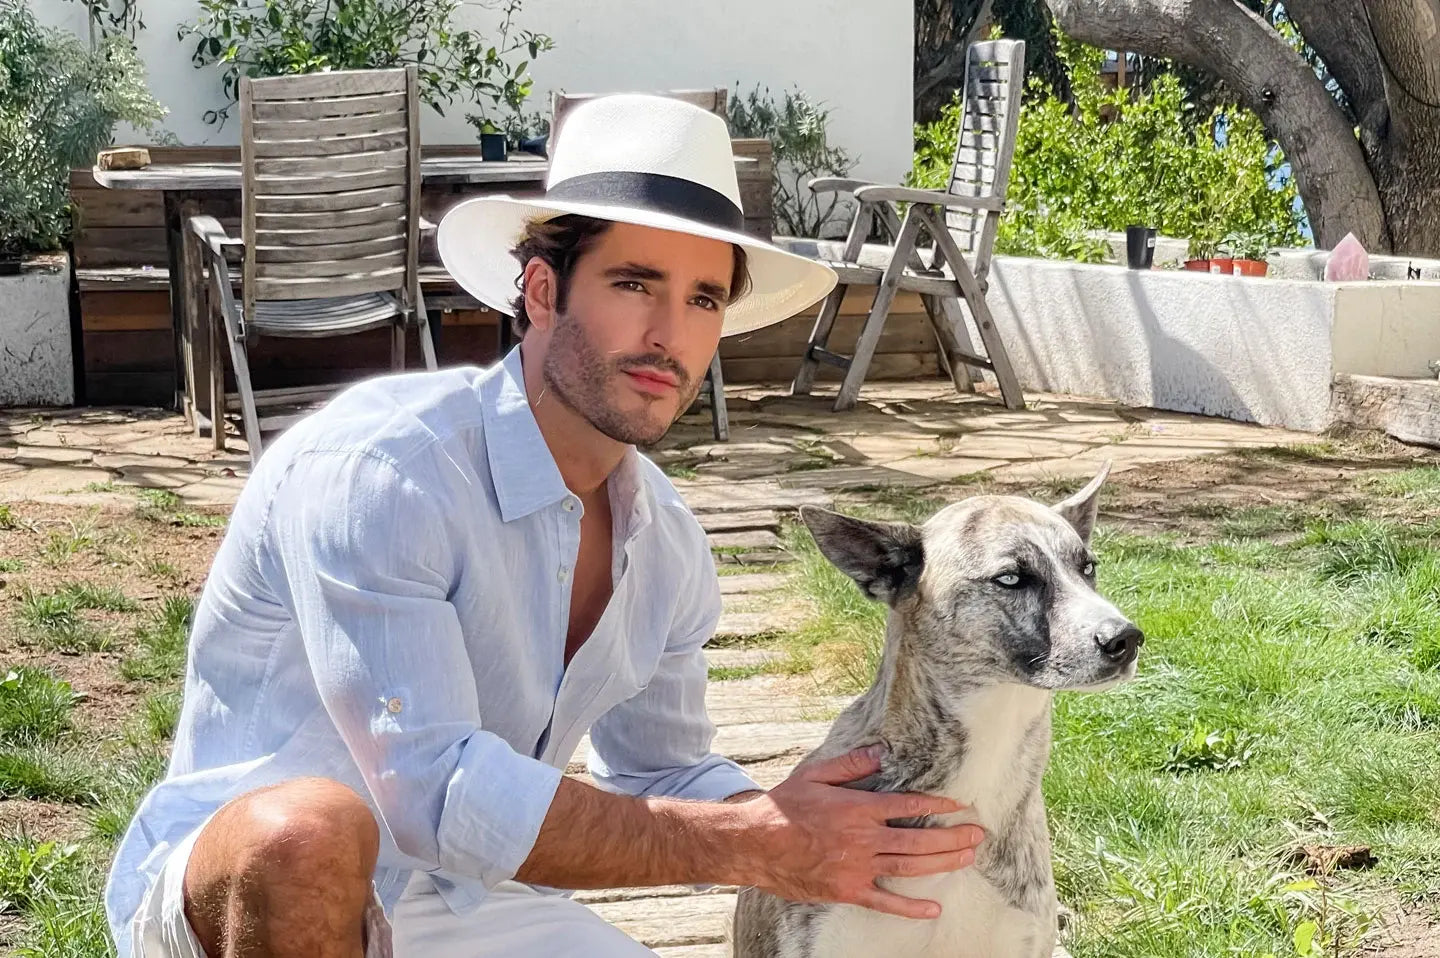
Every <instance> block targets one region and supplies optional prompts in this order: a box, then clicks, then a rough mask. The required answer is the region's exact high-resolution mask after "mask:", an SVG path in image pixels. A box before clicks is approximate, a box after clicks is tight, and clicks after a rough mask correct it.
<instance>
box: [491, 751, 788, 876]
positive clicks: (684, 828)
mask: <svg viewBox="0 0 1440 958" xmlns="http://www.w3.org/2000/svg"><path fill="white" fill-rule="evenodd" d="M757 794H760V793H758V792H746V793H741V794H740V795H735V796H731V798H730V799H727V801H726V802H724V803H721V802H691V801H683V800H679V799H672V798H635V797H633V796H629V795H615V794H611V793H609V792H603V791H601V790H600V789H597V788H594V787H593V786H590V785H586V784H585V783H583V782H578V781H575V780H574V779H569V778H565V779H561V781H560V787H559V788H558V789H557V790H556V792H555V797H554V799H553V800H552V801H551V803H550V811H549V812H548V813H547V814H546V816H545V822H544V824H543V825H542V826H541V828H540V834H539V836H538V837H537V838H536V840H535V845H534V847H533V848H532V849H531V851H530V856H529V857H528V858H526V859H525V863H524V864H523V865H521V866H520V870H519V872H517V873H516V876H515V877H516V878H518V879H519V880H520V881H523V882H528V883H530V884H536V885H546V886H549V887H552V888H575V889H579V888H616V887H623V886H632V885H633V886H641V887H649V886H655V885H689V884H709V883H715V884H730V883H743V881H744V877H743V876H742V875H740V874H738V873H737V869H738V868H739V866H740V865H741V863H743V861H744V859H745V856H744V854H743V853H742V852H741V848H740V846H741V844H742V843H743V838H744V833H745V828H744V818H743V815H742V814H741V813H740V811H739V809H737V808H735V807H734V804H733V803H735V802H738V801H742V800H743V798H742V796H750V797H753V796H754V795H757Z"/></svg>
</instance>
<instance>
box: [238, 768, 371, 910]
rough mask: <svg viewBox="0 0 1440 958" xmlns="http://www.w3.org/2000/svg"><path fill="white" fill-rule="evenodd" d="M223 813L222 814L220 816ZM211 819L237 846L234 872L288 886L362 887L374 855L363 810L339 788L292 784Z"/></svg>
mask: <svg viewBox="0 0 1440 958" xmlns="http://www.w3.org/2000/svg"><path fill="white" fill-rule="evenodd" d="M226 813H228V814H226ZM222 814H224V816H225V820H224V821H223V822H221V815H217V816H216V821H217V823H220V824H221V826H222V827H223V828H224V830H225V831H226V832H228V833H230V835H232V836H234V837H235V838H238V839H239V840H238V841H236V842H233V843H232V847H235V848H236V850H237V851H238V852H239V853H240V854H239V860H238V861H237V862H236V865H237V866H238V870H240V871H242V872H244V873H246V874H247V875H250V876H251V877H254V875H255V874H256V873H257V872H258V873H262V874H263V873H271V872H273V873H278V874H279V875H283V876H286V878H287V879H289V880H290V881H294V880H303V879H305V878H308V877H311V876H314V877H317V878H323V879H325V880H327V881H328V882H334V881H335V880H336V879H341V880H344V879H348V878H363V879H364V881H365V883H366V884H367V885H368V884H369V881H370V875H371V873H372V872H373V871H374V870H375V859H376V856H377V855H378V854H379V851H380V830H379V827H378V826H377V825H376V823H375V816H374V815H373V814H372V813H371V811H370V808H369V806H367V805H366V804H365V802H364V801H363V800H362V799H361V798H360V796H359V795H356V794H355V792H353V791H351V790H350V789H349V788H347V787H346V786H344V785H341V784H340V783H339V782H335V781H331V780H329V779H323V778H305V779H297V780H295V781H292V782H285V783H283V784H281V785H276V786H271V787H269V788H264V789H259V790H257V791H255V792H252V793H250V794H249V795H246V796H242V797H241V799H240V800H239V801H237V802H233V803H231V805H229V806H227V808H226V809H225V810H224V812H222Z"/></svg>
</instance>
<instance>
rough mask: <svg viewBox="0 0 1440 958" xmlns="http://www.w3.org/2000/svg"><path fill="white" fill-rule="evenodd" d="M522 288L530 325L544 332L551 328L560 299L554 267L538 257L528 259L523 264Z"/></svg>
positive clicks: (558, 281) (558, 277)
mask: <svg viewBox="0 0 1440 958" xmlns="http://www.w3.org/2000/svg"><path fill="white" fill-rule="evenodd" d="M523 288H524V290H525V315H526V317H528V318H529V320H530V325H531V326H533V327H535V328H536V329H539V330H546V331H548V330H550V329H551V328H553V327H554V325H555V315H556V313H557V311H558V307H559V299H560V276H559V274H558V273H556V272H555V269H554V267H552V266H551V265H550V264H549V263H547V262H545V261H544V260H543V259H541V258H540V257H538V256H532V257H530V262H528V263H526V264H525V271H524V279H523Z"/></svg>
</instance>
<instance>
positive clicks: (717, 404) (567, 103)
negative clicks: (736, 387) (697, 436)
mask: <svg viewBox="0 0 1440 958" xmlns="http://www.w3.org/2000/svg"><path fill="white" fill-rule="evenodd" d="M609 95H610V94H606V93H561V92H558V91H557V92H553V93H551V94H550V134H549V142H550V143H551V144H553V143H555V140H556V134H557V133H559V131H560V125H561V124H562V123H564V122H565V115H566V114H567V113H569V112H570V111H571V110H572V109H574V108H575V107H577V106H579V105H580V104H581V103H584V102H585V101H586V100H593V99H595V98H597V97H601V96H609ZM654 95H655V96H664V97H669V98H670V99H672V100H683V101H685V102H686V103H693V104H694V105H695V106H698V107H700V108H701V109H702V110H708V111H709V112H711V113H714V114H715V115H716V116H718V117H720V118H721V119H723V120H727V122H728V119H729V115H730V114H729V112H728V111H727V104H728V102H729V100H728V97H729V91H728V90H727V89H726V88H725V87H723V86H722V87H716V88H715V89H713V90H709V89H706V90H665V91H662V92H658V93H655V94H654ZM700 395H701V396H702V397H703V396H708V397H709V398H710V417H711V427H712V429H713V430H714V432H715V441H716V442H728V441H729V439H730V417H729V414H728V413H727V411H726V409H725V377H724V375H723V373H722V372H721V369H720V352H719V350H716V352H715V356H714V357H713V358H712V359H711V360H710V371H709V372H707V373H706V374H705V384H704V385H703V386H702V387H701V390H700Z"/></svg>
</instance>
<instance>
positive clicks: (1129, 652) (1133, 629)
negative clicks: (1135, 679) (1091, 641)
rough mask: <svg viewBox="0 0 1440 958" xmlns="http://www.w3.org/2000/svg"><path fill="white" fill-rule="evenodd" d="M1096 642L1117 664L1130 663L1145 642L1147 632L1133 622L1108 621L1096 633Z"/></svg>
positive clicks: (1106, 655)
mask: <svg viewBox="0 0 1440 958" xmlns="http://www.w3.org/2000/svg"><path fill="white" fill-rule="evenodd" d="M1095 644H1096V645H1097V646H1099V647H1100V651H1101V652H1102V653H1104V655H1105V658H1107V659H1108V660H1110V661H1111V662H1114V663H1115V664H1116V665H1122V666H1123V665H1129V664H1130V663H1131V662H1133V661H1135V657H1136V656H1138V655H1139V654H1140V646H1142V645H1144V644H1145V633H1144V632H1141V631H1140V628H1139V627H1138V626H1136V625H1135V623H1133V622H1127V621H1125V620H1123V619H1122V620H1120V621H1117V622H1107V623H1106V624H1105V625H1103V626H1101V627H1100V629H1099V630H1098V631H1097V632H1096V633H1095Z"/></svg>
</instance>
